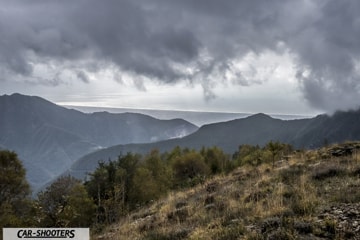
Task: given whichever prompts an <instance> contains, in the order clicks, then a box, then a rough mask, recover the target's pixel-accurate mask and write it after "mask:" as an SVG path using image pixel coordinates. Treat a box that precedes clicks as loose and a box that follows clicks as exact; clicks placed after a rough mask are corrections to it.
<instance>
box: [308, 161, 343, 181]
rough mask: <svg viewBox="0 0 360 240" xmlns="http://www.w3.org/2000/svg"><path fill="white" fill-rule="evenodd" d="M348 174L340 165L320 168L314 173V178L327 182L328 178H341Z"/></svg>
mask: <svg viewBox="0 0 360 240" xmlns="http://www.w3.org/2000/svg"><path fill="white" fill-rule="evenodd" d="M345 173H346V170H345V169H344V168H343V167H342V166H340V165H335V164H332V165H325V166H321V165H320V166H318V167H317V168H315V169H314V170H313V172H312V178H313V179H315V180H320V181H321V180H325V179H326V178H331V177H336V176H341V175H344V174H345Z"/></svg>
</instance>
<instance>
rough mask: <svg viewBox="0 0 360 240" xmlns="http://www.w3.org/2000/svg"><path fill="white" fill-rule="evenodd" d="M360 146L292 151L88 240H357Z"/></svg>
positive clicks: (152, 207) (170, 198) (179, 195)
mask: <svg viewBox="0 0 360 240" xmlns="http://www.w3.org/2000/svg"><path fill="white" fill-rule="evenodd" d="M359 153H360V143H354V142H353V143H345V144H341V145H333V146H329V147H324V148H321V149H317V150H310V151H297V152H294V153H293V154H292V155H290V156H288V158H287V160H281V161H278V162H277V163H276V167H275V168H272V166H271V165H270V164H268V163H263V164H261V165H259V166H250V165H244V166H242V167H239V168H237V169H235V170H234V171H233V172H231V173H230V174H228V175H224V176H215V177H213V178H212V179H208V180H207V181H206V182H204V183H203V184H200V185H198V186H195V187H193V188H189V189H186V190H182V191H177V192H172V193H170V194H168V195H167V196H166V197H165V198H162V199H160V200H158V201H155V202H153V203H151V204H149V205H147V206H142V207H141V208H139V209H138V210H136V211H134V212H132V213H130V214H129V215H127V216H125V217H123V218H121V219H120V221H119V222H118V223H116V224H113V225H111V226H108V227H107V228H106V229H105V230H104V231H103V232H102V233H98V234H94V236H93V239H99V240H100V239H102V240H110V239H111V240H120V239H147V240H151V239H154V240H155V239H172V240H173V239H175V240H176V239H177V240H180V239H219V240H220V239H224V240H225V239H259V240H260V239H359V238H360V204H359V202H360V192H359V191H358V189H359V188H360V167H359V166H360V165H359V163H360V156H359Z"/></svg>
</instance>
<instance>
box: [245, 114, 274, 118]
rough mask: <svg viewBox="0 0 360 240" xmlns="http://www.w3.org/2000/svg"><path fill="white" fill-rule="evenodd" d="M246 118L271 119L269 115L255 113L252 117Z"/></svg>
mask: <svg viewBox="0 0 360 240" xmlns="http://www.w3.org/2000/svg"><path fill="white" fill-rule="evenodd" d="M248 118H254V119H272V117H270V116H269V115H266V114H265V113H257V114H254V115H251V116H249V117H248Z"/></svg>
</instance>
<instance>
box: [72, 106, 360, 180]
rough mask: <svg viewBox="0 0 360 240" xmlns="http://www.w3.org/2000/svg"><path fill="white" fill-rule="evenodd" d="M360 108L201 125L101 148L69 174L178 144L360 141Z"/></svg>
mask: <svg viewBox="0 0 360 240" xmlns="http://www.w3.org/2000/svg"><path fill="white" fill-rule="evenodd" d="M359 122H360V110H358V111H349V112H338V113H336V114H334V115H333V116H327V115H319V116H317V117H315V118H311V119H299V120H280V119H274V118H272V117H270V116H267V115H265V114H255V115H252V116H249V117H246V118H242V119H236V120H232V121H228V122H221V123H214V124H209V125H205V126H202V127H201V128H199V129H198V131H196V132H194V133H192V134H190V135H188V136H186V137H183V138H181V139H171V140H166V141H159V142H156V143H149V144H127V145H117V146H112V147H110V148H106V149H101V150H99V151H96V152H94V153H91V154H88V155H86V156H83V157H82V158H80V159H79V160H77V161H76V162H75V163H74V164H73V165H72V166H71V168H70V170H69V171H68V172H67V173H70V174H71V175H73V176H75V177H78V178H80V179H83V178H84V177H85V175H86V173H88V172H91V171H93V170H94V169H95V167H96V166H97V163H98V162H99V161H100V160H103V161H107V160H108V159H117V157H118V155H119V154H120V153H127V152H134V153H140V154H145V153H147V152H150V151H151V150H152V149H159V150H160V151H162V152H164V151H170V150H171V149H173V148H174V147H176V146H180V147H183V148H184V147H188V148H194V149H198V150H199V149H201V148H202V147H212V146H217V147H220V148H221V149H223V150H224V151H225V152H226V153H228V154H233V153H234V152H235V151H237V150H238V147H239V146H240V145H242V144H251V145H260V146H263V145H265V144H266V143H267V142H269V141H271V140H272V141H280V142H283V143H288V144H291V145H292V146H294V147H296V148H304V149H313V148H316V147H320V146H323V145H324V144H331V143H337V142H343V141H347V140H350V141H351V140H360V125H359V124H358V123H359Z"/></svg>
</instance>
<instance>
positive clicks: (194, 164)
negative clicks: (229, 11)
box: [173, 151, 210, 187]
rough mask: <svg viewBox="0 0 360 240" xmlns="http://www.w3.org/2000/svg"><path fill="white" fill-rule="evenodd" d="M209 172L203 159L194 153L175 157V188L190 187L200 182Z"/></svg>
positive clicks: (190, 152)
mask: <svg viewBox="0 0 360 240" xmlns="http://www.w3.org/2000/svg"><path fill="white" fill-rule="evenodd" d="M209 172H210V169H209V167H208V166H207V165H206V163H205V161H204V158H203V157H202V156H201V154H200V153H198V152H196V151H189V152H187V153H184V155H183V156H181V157H177V158H176V159H175V162H174V163H173V173H174V181H175V182H174V184H175V186H182V187H186V186H192V185H194V184H197V183H199V182H200V181H202V180H203V179H204V178H205V177H206V176H207V175H208V174H209Z"/></svg>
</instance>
